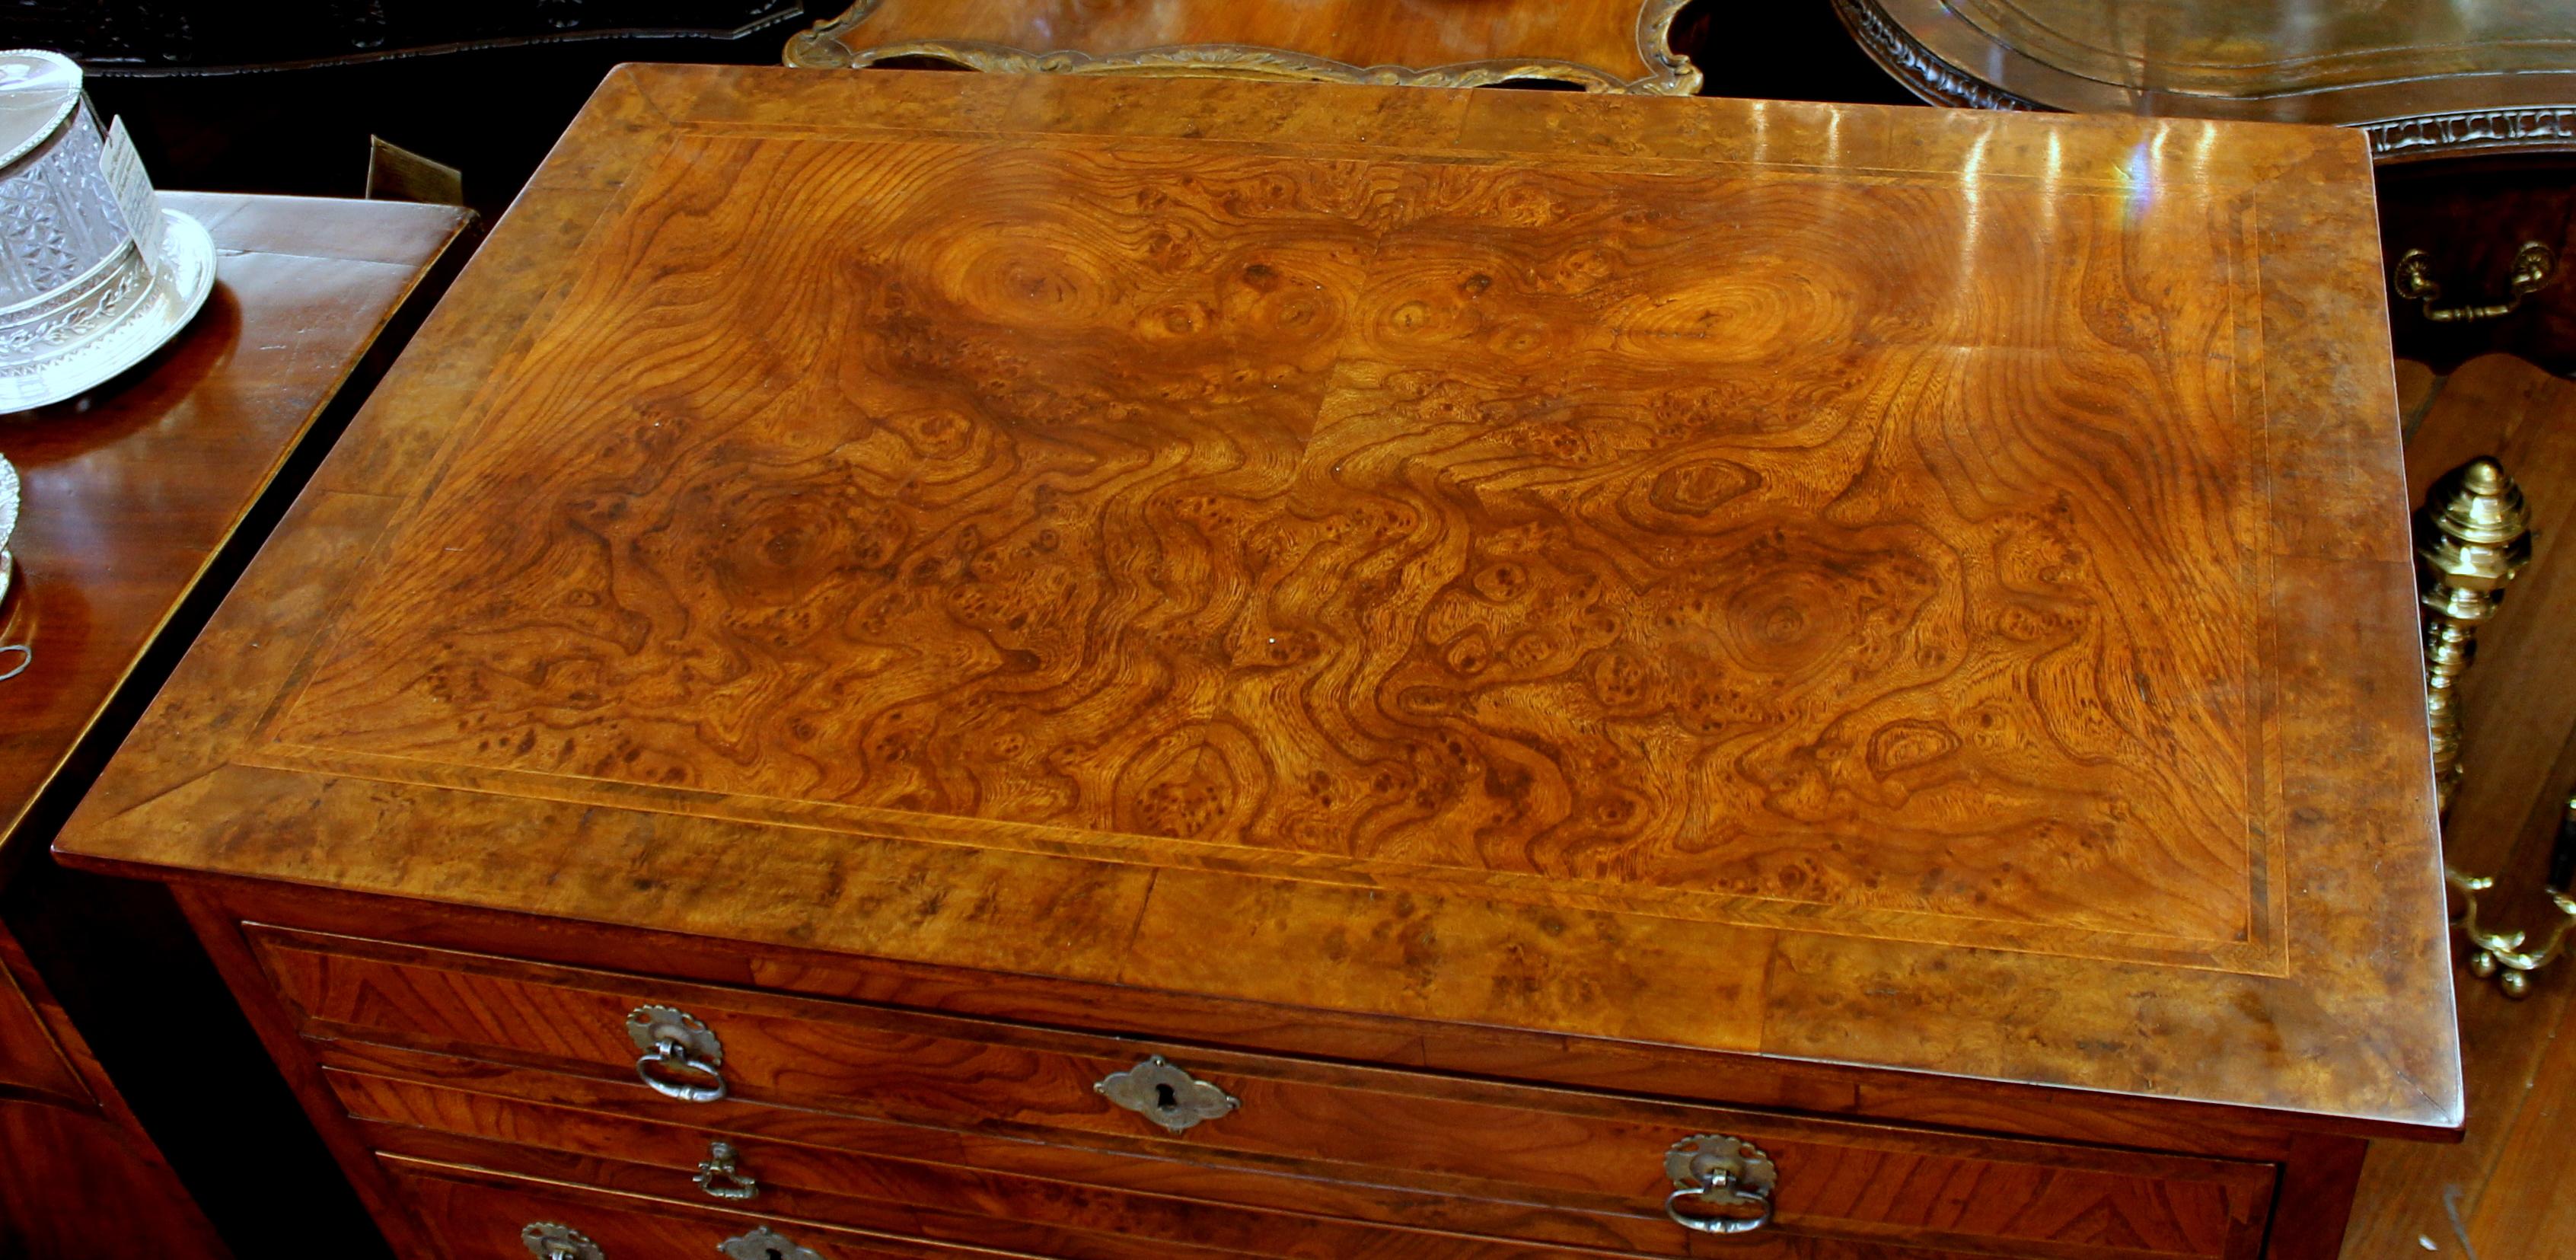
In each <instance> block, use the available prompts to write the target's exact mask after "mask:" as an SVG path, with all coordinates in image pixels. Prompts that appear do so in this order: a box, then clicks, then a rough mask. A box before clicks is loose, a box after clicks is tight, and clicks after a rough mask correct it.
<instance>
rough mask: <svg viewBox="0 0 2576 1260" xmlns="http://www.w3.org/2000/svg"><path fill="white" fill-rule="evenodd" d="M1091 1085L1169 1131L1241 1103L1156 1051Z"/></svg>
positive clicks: (1225, 1111)
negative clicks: (1137, 1062)
mask: <svg viewBox="0 0 2576 1260" xmlns="http://www.w3.org/2000/svg"><path fill="white" fill-rule="evenodd" d="M1091 1089H1092V1092H1094V1093H1096V1094H1099V1095H1100V1096H1101V1097H1103V1098H1106V1099H1108V1100H1109V1101H1111V1102H1114V1103H1116V1104H1118V1105H1119V1106H1121V1107H1125V1108H1126V1109H1127V1110H1129V1111H1132V1112H1135V1113H1136V1114H1137V1115H1140V1116H1143V1117H1145V1118H1146V1119H1148V1120H1151V1121H1153V1122H1154V1123H1156V1124H1159V1125H1161V1126H1163V1128H1164V1129H1165V1130H1167V1131H1169V1132H1172V1133H1181V1132H1185V1131H1187V1130H1188V1129H1189V1128H1190V1127H1191V1126H1192V1125H1195V1124H1198V1123H1199V1122H1200V1121H1202V1120H1214V1119H1216V1118H1217V1117H1219V1116H1222V1115H1225V1114H1227V1113H1229V1112H1231V1111H1233V1110H1234V1109H1235V1108H1237V1107H1240V1106H1242V1105H1243V1104H1242V1103H1240V1102H1237V1101H1235V1097H1234V1095H1232V1094H1229V1093H1227V1092H1225V1091H1224V1090H1221V1089H1218V1088H1217V1087H1216V1086H1214V1085H1210V1084H1208V1083H1207V1082H1206V1081H1203V1080H1200V1079H1199V1078H1197V1077H1195V1076H1192V1075H1190V1074H1189V1073H1187V1072H1184V1071H1182V1070H1180V1069H1179V1068H1177V1067H1174V1066H1172V1064H1171V1062H1170V1061H1169V1060H1167V1059H1165V1058H1164V1057H1163V1056H1161V1055H1159V1054H1158V1055H1153V1056H1151V1057H1149V1058H1147V1059H1146V1060H1145V1061H1144V1062H1142V1063H1139V1064H1137V1065H1136V1066H1134V1067H1131V1068H1129V1069H1127V1070H1126V1071H1124V1072H1112V1073H1110V1074H1109V1075H1107V1076H1104V1077H1101V1078H1100V1080H1099V1081H1098V1082H1097V1083H1095V1084H1093V1085H1092V1087H1091Z"/></svg>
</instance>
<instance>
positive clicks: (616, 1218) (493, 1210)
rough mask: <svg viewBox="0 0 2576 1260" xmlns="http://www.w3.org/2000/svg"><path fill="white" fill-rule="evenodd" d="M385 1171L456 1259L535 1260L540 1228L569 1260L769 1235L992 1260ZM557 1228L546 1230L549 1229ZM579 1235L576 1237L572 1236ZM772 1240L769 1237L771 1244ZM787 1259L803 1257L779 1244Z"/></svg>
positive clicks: (849, 1249) (627, 1202)
mask: <svg viewBox="0 0 2576 1260" xmlns="http://www.w3.org/2000/svg"><path fill="white" fill-rule="evenodd" d="M383 1162H384V1165H385V1171H386V1172H387V1174H389V1175H390V1176H391V1178H392V1180H393V1183H394V1186H395V1188H396V1189H397V1190H398V1191H399V1192H400V1193H401V1194H402V1196H403V1197H404V1199H405V1200H407V1201H408V1203H409V1204H410V1207H411V1209H412V1212H413V1214H414V1215H416V1216H418V1217H419V1218H420V1220H421V1223H422V1224H423V1225H425V1226H427V1227H428V1229H429V1231H430V1236H431V1237H433V1238H435V1239H437V1240H438V1244H439V1246H440V1248H441V1249H442V1250H444V1251H445V1252H446V1253H447V1255H448V1258H449V1260H529V1257H530V1256H532V1255H534V1256H543V1255H544V1250H543V1245H542V1242H541V1244H540V1246H539V1247H537V1248H531V1247H530V1246H529V1245H528V1244H527V1243H526V1242H525V1241H524V1239H525V1238H526V1237H527V1235H528V1233H529V1231H531V1230H532V1229H534V1230H538V1231H540V1235H539V1236H540V1238H541V1239H552V1240H554V1241H556V1243H557V1245H559V1246H561V1247H564V1248H567V1249H569V1250H568V1252H567V1253H566V1254H564V1255H563V1260H591V1257H590V1256H589V1255H587V1254H584V1253H583V1252H582V1251H581V1250H580V1248H581V1247H582V1246H583V1245H584V1244H587V1245H588V1246H589V1247H591V1248H593V1249H595V1251H596V1255H597V1258H598V1260H681V1258H682V1257H686V1258H687V1260H707V1258H708V1257H710V1256H719V1255H723V1256H728V1257H730V1254H731V1253H727V1252H720V1251H718V1250H717V1249H718V1248H719V1247H722V1246H724V1245H725V1244H726V1243H729V1242H732V1241H733V1240H735V1239H740V1238H745V1237H748V1236H751V1235H752V1232H753V1231H754V1230H758V1229H762V1228H767V1229H769V1230H770V1231H771V1232H772V1234H773V1235H775V1236H776V1237H778V1238H783V1239H785V1240H786V1241H787V1242H789V1243H792V1244H795V1245H797V1246H803V1247H806V1248H809V1249H811V1250H813V1251H814V1252H815V1253H816V1254H817V1255H820V1256H822V1257H823V1258H824V1260H991V1256H992V1253H990V1252H984V1251H967V1250H961V1249H958V1248H953V1247H941V1246H935V1245H932V1244H928V1243H919V1242H913V1241H910V1240H906V1239H901V1238H877V1237H869V1236H866V1235H862V1234H855V1233H850V1232H847V1231H843V1230H833V1229H823V1228H818V1227H815V1226H813V1225H810V1224H806V1223H804V1222H795V1221H774V1220H770V1219H767V1218H763V1217H760V1216H755V1215H749V1214H743V1213H724V1212H709V1211H700V1210H691V1209H689V1208H685V1207H675V1206H672V1205H669V1204H662V1203H655V1202H653V1201H651V1200H649V1199H639V1198H634V1197H631V1196H627V1195H615V1194H601V1193H596V1192H588V1191H583V1190H579V1189H575V1188H572V1187H569V1186H560V1185H548V1184H545V1183H543V1182H538V1181H533V1180H528V1179H524V1178H517V1177H506V1176H499V1175H495V1174H493V1173H491V1172H488V1171H486V1170H482V1169H475V1168H460V1167H451V1166H447V1165H441V1164H436V1163H431V1162H427V1161H422V1160H410V1159H401V1158H388V1159H386V1160H384V1161H383ZM549 1225H551V1226H554V1227H556V1228H555V1229H553V1230H545V1229H544V1228H543V1227H545V1226H549ZM567 1235H570V1236H567ZM762 1241H763V1242H766V1241H767V1239H763V1240H762ZM737 1250H743V1251H746V1252H747V1254H748V1256H749V1257H750V1260H768V1257H767V1256H766V1255H764V1254H763V1253H764V1252H765V1251H767V1250H768V1248H767V1247H766V1246H754V1247H749V1248H745V1247H737ZM778 1250H779V1253H780V1257H779V1260H802V1258H801V1257H796V1256H795V1254H794V1252H793V1251H791V1250H790V1249H789V1248H788V1247H787V1246H779V1248H778Z"/></svg>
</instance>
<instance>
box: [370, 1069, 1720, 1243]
mask: <svg viewBox="0 0 2576 1260" xmlns="http://www.w3.org/2000/svg"><path fill="white" fill-rule="evenodd" d="M369 1066H370V1067H371V1068H378V1069H381V1068H384V1067H393V1068H396V1069H400V1068H402V1067H406V1066H409V1067H418V1068H422V1069H425V1070H424V1071H422V1072H420V1073H419V1074H422V1075H428V1074H431V1073H437V1074H440V1075H443V1076H445V1077H446V1078H448V1079H449V1080H450V1081H451V1082H452V1083H453V1084H451V1085H429V1084H424V1083H421V1082H419V1081H416V1080H404V1079H398V1078H394V1077H388V1076H378V1075H373V1074H372V1073H370V1072H360V1071H354V1070H349V1069H347V1068H333V1069H330V1070H327V1071H326V1073H325V1078H326V1079H327V1080H329V1081H330V1083H331V1086H332V1088H333V1090H334V1091H336V1092H337V1094H338V1095H339V1098H340V1100H341V1101H342V1103H343V1104H345V1105H346V1107H347V1108H348V1111H349V1114H350V1115H351V1116H352V1117H353V1118H355V1119H357V1120H359V1121H360V1122H361V1123H362V1126H363V1128H364V1131H365V1132H366V1133H367V1135H368V1139H369V1141H370V1142H371V1143H372V1144H373V1145H374V1146H375V1147H376V1148H377V1149H378V1150H380V1151H385V1152H391V1153H395V1154H400V1155H405V1156H410V1157H415V1158H421V1159H433V1160H441V1161H446V1162H451V1163H471V1164H479V1165H483V1166H491V1167H502V1168H506V1169H508V1170H510V1171H513V1172H520V1173H526V1174H529V1175H532V1176H539V1177H544V1178H547V1179H549V1180H556V1181H569V1182H578V1183H581V1184H585V1185H597V1186H603V1187H607V1188H610V1189H615V1190H620V1191H625V1192H628V1193H633V1194H643V1195H652V1196H657V1197H665V1198H672V1199H677V1200H681V1201H684V1202H690V1203H695V1204H700V1205H709V1204H711V1202H712V1200H713V1199H714V1198H715V1197H716V1196H713V1195H711V1194H710V1192H709V1190H707V1189H705V1188H701V1187H700V1186H699V1185H698V1184H697V1182H696V1177H697V1175H698V1174H699V1173H700V1171H701V1169H702V1168H703V1167H705V1166H706V1165H707V1163H708V1161H709V1160H710V1158H711V1156H712V1155H713V1153H714V1144H715V1143H718V1142H722V1143H724V1144H725V1146H726V1147H727V1148H728V1162H729V1164H730V1166H731V1167H732V1168H733V1169H734V1170H735V1171H736V1172H738V1173H739V1174H741V1176H742V1177H747V1178H749V1179H750V1188H749V1193H750V1195H751V1198H750V1199H749V1200H748V1201H746V1204H747V1205H756V1206H758V1207H759V1208H760V1209H761V1210H764V1211H771V1212H777V1213H781V1214H784V1215H787V1216H791V1217H795V1218H798V1219H807V1220H818V1221H826V1222H830V1223H833V1224H838V1225H847V1226H853V1227H857V1228H863V1229H881V1230H900V1231H903V1232H906V1233H909V1234H913V1235H916V1236H919V1237H923V1238H929V1239H934V1240H938V1241H943V1242H954V1243H963V1244H973V1245H980V1246H988V1247H1002V1248H1009V1249H1022V1250H1025V1249H1029V1248H1031V1247H1033V1246H1037V1245H1038V1243H1037V1242H1036V1241H1035V1240H1034V1239H1033V1238H1032V1237H1031V1231H1032V1229H1033V1228H1034V1229H1037V1230H1056V1231H1063V1232H1064V1237H1063V1238H1062V1239H1061V1240H1058V1241H1055V1242H1052V1243H1049V1244H1047V1245H1046V1247H1045V1250H1046V1251H1047V1253H1048V1254H1051V1255H1064V1256H1069V1257H1089V1256H1093V1255H1099V1254H1124V1252H1125V1250H1126V1249H1128V1248H1131V1247H1132V1246H1133V1245H1134V1243H1133V1241H1132V1240H1133V1239H1134V1238H1152V1239H1159V1240H1186V1241H1187V1242H1188V1243H1190V1244H1194V1245H1195V1246H1194V1247H1181V1246H1178V1245H1177V1243H1175V1242H1171V1241H1165V1242H1160V1243H1158V1244H1157V1245H1158V1247H1160V1248H1161V1251H1162V1253H1163V1254H1166V1255H1178V1254H1180V1253H1181V1252H1193V1253H1195V1251H1196V1250H1197V1249H1200V1248H1207V1249H1214V1251H1213V1252H1212V1253H1211V1254H1221V1255H1228V1256H1233V1255H1253V1256H1296V1257H1319V1258H1327V1257H1344V1256H1363V1255H1365V1256H1372V1257H1383V1258H1386V1260H1395V1258H1397V1257H1414V1256H1422V1257H1441V1258H1443V1260H1446V1258H1450V1257H1460V1256H1465V1255H1475V1256H1489V1257H1503V1256H1512V1257H1533V1256H1542V1255H1544V1256H1559V1255H1573V1254H1581V1255H1587V1256H1598V1255H1620V1256H1627V1255H1635V1254H1638V1253H1640V1252H1651V1251H1655V1250H1664V1249H1669V1247H1670V1245H1672V1243H1673V1239H1671V1238H1670V1237H1667V1236H1668V1235H1677V1234H1678V1233H1679V1232H1680V1231H1678V1230H1675V1229H1674V1228H1673V1226H1672V1225H1671V1223H1670V1222H1667V1221H1663V1220H1654V1221H1647V1220H1644V1219H1641V1218H1637V1217H1634V1216H1630V1215H1625V1214H1621V1213H1616V1212H1610V1213H1586V1212H1581V1211H1575V1210H1571V1209H1566V1208H1561V1207H1560V1208H1551V1207H1548V1206H1543V1205H1535V1204H1528V1203H1512V1202H1502V1201H1494V1200H1481V1199H1466V1198H1459V1197H1454V1196H1446V1195H1437V1194H1430V1193H1423V1192H1413V1191H1405V1190H1399V1189H1393V1188H1388V1187H1382V1186H1368V1185H1359V1184H1352V1183H1336V1182H1327V1181H1323V1180H1319V1179H1317V1178H1313V1177H1299V1176H1288V1175H1282V1174H1277V1173H1267V1172H1257V1171H1250V1170H1244V1169H1231V1168H1221V1167H1208V1166H1204V1165H1195V1164H1190V1163H1186V1162H1181V1161H1175V1160H1163V1159H1152V1158H1146V1157H1140V1156H1135V1155H1127V1154H1120V1153H1114V1152H1103V1151H1093V1150H1086V1149H1083V1148H1080V1147H1065V1146H1055V1145H1052V1144H1048V1143H1042V1142H1028V1141H1019V1140H1013V1139H1005V1138H989V1137H978V1136H976V1135H972V1134H957V1133H954V1132H951V1131H947V1130H936V1129H921V1128H918V1127H915V1126H908V1125H891V1124H872V1123H869V1122H866V1121H857V1120H842V1119H837V1118H819V1117H814V1116H812V1115H810V1114H805V1113H797V1112H789V1111H784V1110H782V1109H778V1108H764V1107H758V1106H756V1105H753V1104H742V1103H736V1104H726V1105H720V1106H718V1107H716V1108H710V1109H708V1110H709V1111H711V1112H713V1114H707V1115H699V1116H685V1115H680V1116H672V1117H670V1120H673V1121H681V1120H686V1121H691V1122H692V1123H671V1122H662V1121H647V1120H636V1119H628V1118H625V1117H620V1116H613V1115H606V1114H602V1113H600V1112H597V1111H593V1110H589V1109H587V1108H585V1107H581V1106H567V1105H563V1104H561V1103H557V1102H534V1101H529V1098H528V1096H530V1095H535V1096H544V1095H546V1094H548V1093H550V1092H553V1091H550V1090H549V1089H548V1082H547V1081H545V1080H543V1079H540V1078H541V1076H542V1074H539V1073H534V1072H529V1071H525V1070H512V1069H498V1070H495V1069H493V1068H492V1067H491V1066H490V1065H477V1064H473V1063H468V1062H454V1063H448V1064H402V1063H399V1062H396V1063H392V1064H387V1063H385V1062H383V1061H382V1060H381V1059H379V1060H378V1061H377V1062H375V1063H371V1064H369ZM459 1085H461V1086H465V1087H467V1088H457V1087H455V1086H459ZM486 1091H489V1092H486ZM568 1092H572V1093H575V1094H576V1095H578V1094H579V1091H577V1090H575V1091H568ZM585 1101H586V1100H585ZM826 1144H828V1145H826ZM709 1182H710V1184H711V1185H713V1186H714V1187H715V1188H717V1189H722V1190H725V1191H727V1192H729V1193H732V1194H736V1195H739V1194H742V1193H743V1192H744V1185H743V1182H742V1181H741V1180H740V1179H738V1178H723V1179H717V1178H713V1177H710V1178H709ZM1380 1227H1384V1228H1380ZM1102 1234H1106V1235H1109V1236H1110V1238H1109V1239H1108V1241H1106V1242H1104V1241H1103V1239H1102V1238H1101V1237H1099V1235H1102ZM1506 1239H1514V1240H1526V1241H1527V1242H1529V1243H1535V1244H1539V1246H1536V1247H1531V1246H1524V1245H1517V1244H1509V1243H1505V1242H1502V1241H1486V1240H1506Z"/></svg>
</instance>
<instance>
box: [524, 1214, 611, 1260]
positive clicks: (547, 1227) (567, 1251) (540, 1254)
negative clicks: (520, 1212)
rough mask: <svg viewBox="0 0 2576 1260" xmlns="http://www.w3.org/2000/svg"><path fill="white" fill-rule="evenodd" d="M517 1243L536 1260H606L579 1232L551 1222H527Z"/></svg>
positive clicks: (601, 1252) (596, 1247) (597, 1247)
mask: <svg viewBox="0 0 2576 1260" xmlns="http://www.w3.org/2000/svg"><path fill="white" fill-rule="evenodd" d="M519 1243H520V1245H522V1246H524V1247H526V1248H527V1249H528V1254H529V1255H532V1256H535V1257H536V1258H537V1260H608V1253H607V1252H604V1251H601V1250H600V1249H599V1244H598V1243H595V1242H592V1241H591V1240H589V1239H587V1238H584V1237H582V1234H581V1231H580V1230H577V1229H574V1228H573V1227H571V1226H569V1225H557V1224H555V1223H554V1222H553V1221H531V1222H529V1223H528V1225H527V1226H526V1227H525V1228H523V1229H521V1230H520V1231H519Z"/></svg>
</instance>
